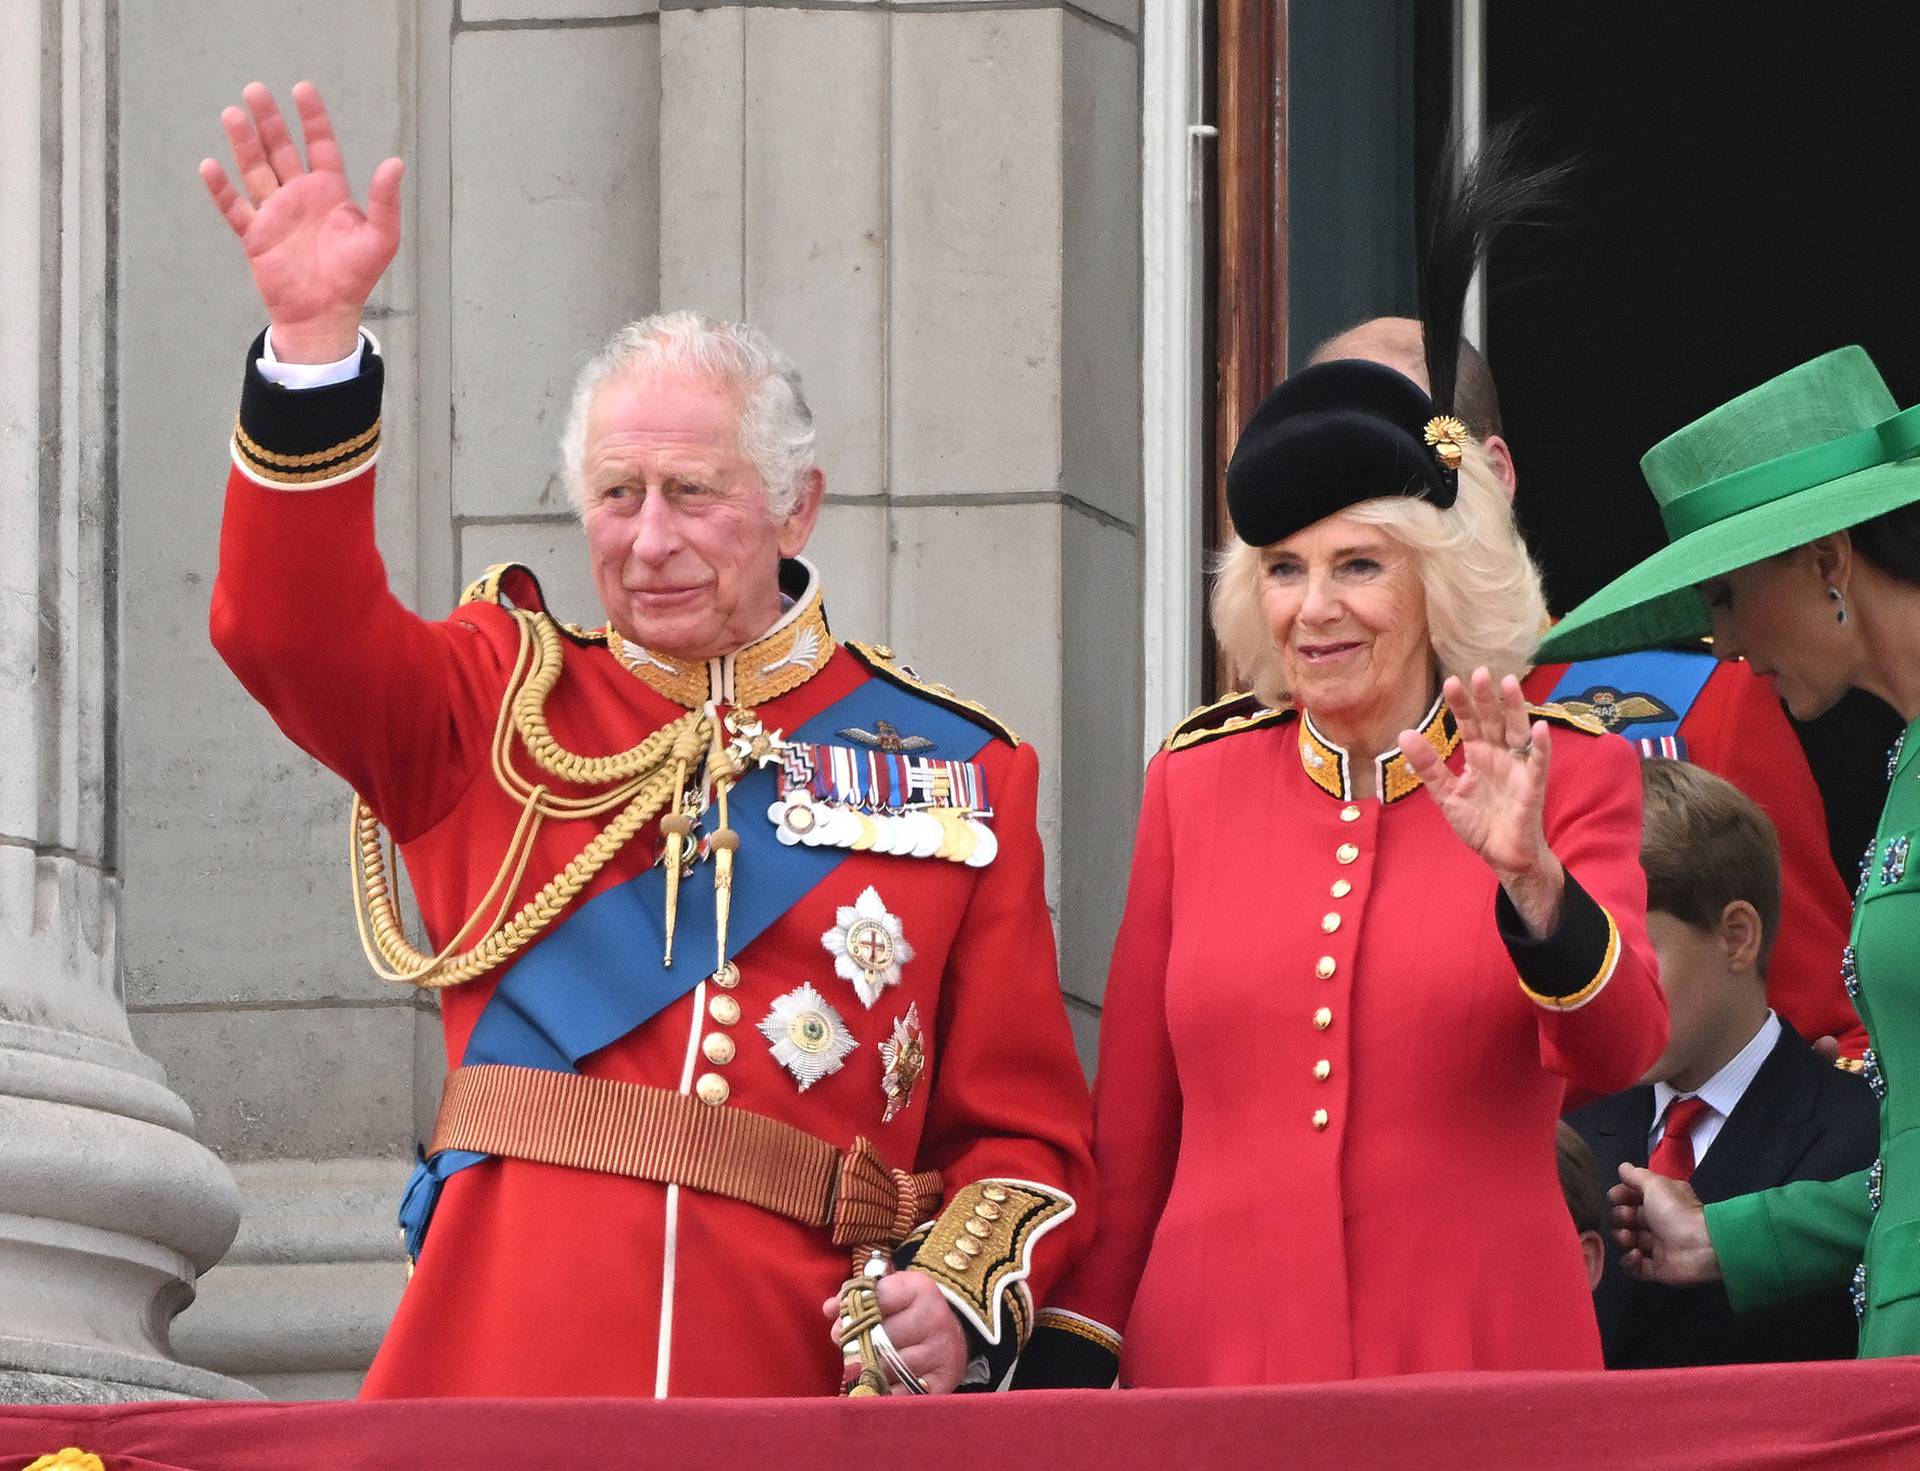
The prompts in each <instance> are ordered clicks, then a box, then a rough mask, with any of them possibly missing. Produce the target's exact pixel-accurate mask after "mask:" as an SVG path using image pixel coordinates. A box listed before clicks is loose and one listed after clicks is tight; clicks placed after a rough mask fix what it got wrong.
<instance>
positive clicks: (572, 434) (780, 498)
mask: <svg viewBox="0 0 1920 1471" xmlns="http://www.w3.org/2000/svg"><path fill="white" fill-rule="evenodd" d="M654 373H662V374H673V375H678V376H683V377H689V378H704V379H707V380H709V381H711V382H714V383H718V384H720V385H721V386H723V387H725V388H727V389H729V390H730V391H732V392H733V393H735V394H736V395H737V396H738V398H739V401H740V450H741V453H743V454H744V455H746V457H747V458H748V459H749V460H751V461H752V462H753V467H754V469H755V470H757V471H758V472H759V475H760V479H761V481H762V482H763V483H764V484H765V485H766V487H767V509H768V511H769V512H771V513H772V515H773V518H774V519H775V520H776V521H783V520H785V519H786V518H787V517H788V516H790V515H792V514H793V512H794V510H795V508H796V507H797V506H798V505H799V504H800V497H801V493H802V492H803V491H804V490H805V489H806V479H807V474H808V472H809V471H811V470H812V469H813V468H814V458H813V451H814V429H813V411H812V410H811V409H809V408H808V407H807V399H806V395H805V394H804V393H802V392H801V389H800V370H799V369H798V368H796V367H794V365H793V362H792V360H791V359H789V358H788V357H787V355H786V354H785V353H783V352H781V351H780V349H779V348H777V347H775V346H774V345H773V344H772V343H771V342H769V341H768V340H767V339H766V337H765V336H763V335H762V334H761V333H760V332H759V331H758V330H757V329H755V328H753V327H749V326H747V325H746V324H745V323H744V322H722V321H717V320H715V319H714V318H712V317H708V316H703V315H701V314H700V313H699V312H689V311H677V312H660V313H656V314H655V315H653V316H651V317H645V318H642V319H641V320H640V321H637V322H629V323H628V324H627V325H626V326H624V327H622V328H621V329H620V330H619V331H618V332H616V333H614V334H613V336H612V337H611V338H609V339H608V340H607V344H606V346H604V347H603V348H601V349H600V351H599V352H598V353H597V354H595V356H594V358H593V360H592V361H591V362H589V363H588V364H587V365H586V367H584V368H582V369H581V370H580V376H579V377H578V378H576V379H575V380H574V385H573V407H572V409H571V410H570V411H569V413H568V415H567V427H566V432H565V433H564V434H562V435H561V436H560V457H561V465H562V467H563V468H564V470H565V473H566V481H567V499H568V500H570V501H571V502H573V508H574V510H575V511H577V512H579V513H580V514H581V515H582V516H584V515H585V514H586V511H587V473H586V460H587V416H588V414H589V413H590V412H591V411H592V409H593V397H594V395H595V394H596V393H598V392H599V391H600V389H601V387H602V386H603V385H604V384H605V383H607V382H608V380H610V379H613V378H618V377H622V376H626V375H634V376H644V375H648V374H654Z"/></svg>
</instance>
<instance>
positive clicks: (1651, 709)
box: [1547, 649, 1717, 761]
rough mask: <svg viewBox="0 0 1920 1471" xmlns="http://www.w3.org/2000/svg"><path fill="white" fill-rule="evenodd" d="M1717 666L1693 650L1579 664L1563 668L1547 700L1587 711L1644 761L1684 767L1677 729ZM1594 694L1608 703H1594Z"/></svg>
mask: <svg viewBox="0 0 1920 1471" xmlns="http://www.w3.org/2000/svg"><path fill="white" fill-rule="evenodd" d="M1716 662H1717V661H1716V660H1715V659H1714V657H1713V655H1711V654H1708V653H1705V652H1702V651H1699V650H1694V649H1642V650H1639V651H1638V652H1636V653H1632V654H1615V655H1613V656H1612V657H1610V658H1606V659H1583V660H1581V661H1580V662H1579V663H1577V664H1569V665H1568V666H1567V672H1566V673H1565V674H1563V675H1561V676H1560V682H1559V683H1558V684H1556V685H1555V686H1554V687H1553V693H1552V694H1551V695H1549V696H1547V699H1548V701H1549V702H1550V703H1556V704H1557V703H1570V704H1573V705H1575V706H1576V707H1578V708H1582V709H1585V708H1588V707H1591V708H1592V710H1593V713H1594V714H1595V715H1596V716H1598V717H1599V719H1600V720H1601V721H1602V722H1603V723H1604V724H1605V725H1606V727H1607V729H1609V730H1612V731H1617V732H1618V733H1619V734H1621V735H1623V736H1625V737H1626V738H1627V739H1628V740H1631V741H1635V742H1637V743H1638V745H1639V747H1640V753H1641V754H1642V755H1643V756H1671V757H1674V758H1675V759H1678V760H1682V761H1684V760H1685V759H1686V755H1687V748H1686V743H1685V742H1684V741H1682V740H1681V739H1680V725H1681V722H1682V721H1684V720H1685V719H1686V718H1687V712H1688V711H1689V710H1691V709H1692V708H1693V702H1694V701H1695V700H1697V699H1698V698H1699V697H1700V691H1701V690H1703V689H1705V688H1706V684H1707V681H1708V680H1709V679H1710V678H1712V676H1713V670H1714V665H1715V663H1716ZM1595 694H1605V695H1607V696H1610V697H1611V700H1595V699H1594V696H1595Z"/></svg>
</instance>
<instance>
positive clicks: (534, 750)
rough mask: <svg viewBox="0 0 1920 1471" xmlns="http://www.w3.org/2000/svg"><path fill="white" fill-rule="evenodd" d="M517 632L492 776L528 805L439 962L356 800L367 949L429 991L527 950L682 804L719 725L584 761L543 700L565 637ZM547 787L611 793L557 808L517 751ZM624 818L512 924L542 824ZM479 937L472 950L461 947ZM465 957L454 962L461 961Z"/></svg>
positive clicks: (677, 731) (698, 722)
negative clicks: (689, 775)
mask: <svg viewBox="0 0 1920 1471" xmlns="http://www.w3.org/2000/svg"><path fill="white" fill-rule="evenodd" d="M512 617H513V620H514V622H515V624H516V625H517V626H518V628H519V632H520V645H519V649H518V651H517V653H516V654H515V656H514V665H513V673H512V675H511V677H510V678H509V679H508V681H507V688H506V693H505V694H504V695H503V696H502V698H501V701H500V715H499V718H498V720H497V721H496V722H495V725H494V732H493V745H492V765H493V777H494V780H495V781H496V782H498V783H499V786H500V789H501V791H503V792H504V793H506V795H507V796H508V797H509V798H510V799H511V800H513V801H515V802H517V803H519V804H520V820H519V822H518V824H516V826H515V828H514V832H513V837H512V838H511V839H510V840H509V842H508V844H507V851H506V853H505V855H504V856H503V857H502V858H501V860H500V867H499V870H498V872H497V873H495V875H494V879H493V882H492V883H491V884H490V885H489V886H488V888H487V891H486V893H485V894H484V895H483V896H482V897H481V899H480V902H479V903H478V904H477V905H475V906H474V910H473V912H472V913H471V914H470V915H468V916H467V919H466V922H465V923H463V924H462V925H461V926H460V927H459V928H458V929H457V930H455V931H454V933H453V934H452V935H451V936H449V937H448V940H447V943H446V945H445V946H444V947H443V948H442V949H441V950H440V951H439V952H438V953H436V954H432V955H429V954H427V953H425V952H424V951H422V950H420V949H418V948H416V947H415V946H414V945H413V944H412V942H411V941H409V940H408V939H407V935H406V930H405V928H404V926H403V924H402V921H401V918H400V912H399V907H398V904H397V902H396V885H395V881H394V877H393V871H394V867H395V864H394V855H393V852H392V846H393V845H392V841H391V838H389V839H388V840H387V841H386V842H385V843H383V842H382V839H381V830H380V819H379V818H377V817H376V816H374V814H373V811H372V809H371V808H369V807H368V806H367V804H366V803H365V802H363V801H362V800H361V799H360V797H359V796H358V795H357V794H356V795H355V797H354V799H353V834H352V838H353V841H352V862H353V875H354V886H353V898H354V919H355V921H356V922H357V924H358V925H359V929H360V945H361V948H362V949H363V950H364V951H365V952H366V955H367V960H368V963H369V964H371V965H372V967H373V969H374V973H375V974H376V975H378V976H380V977H381V978H382V979H383V980H389V981H399V982H402V983H404V984H408V985H414V986H420V987H423V988H425V989H428V990H441V989H443V988H445V987H447V986H456V985H459V984H460V983H461V982H463V981H470V980H472V979H473V978H474V977H476V976H480V975H484V974H485V973H486V972H488V971H490V970H492V969H493V968H494V967H496V966H498V965H500V964H501V963H502V962H503V961H505V960H507V959H508V958H509V957H511V956H512V955H514V954H515V953H517V952H518V951H519V950H521V949H523V948H524V947H525V946H526V945H527V943H528V942H529V941H530V940H532V939H533V937H534V936H535V935H537V934H539V933H540V931H541V930H543V929H545V928H546V927H547V926H548V925H549V924H551V923H552V922H553V920H554V919H555V918H556V917H557V916H558V915H559V914H560V912H561V911H562V910H564V909H565V908H566V907H567V905H568V904H570V903H572V902H573V900H574V899H575V898H576V897H578V895H579V893H580V891H581V890H582V889H584V888H585V887H586V886H587V884H588V883H590V882H591V881H592V879H593V877H594V875H595V874H597V873H599V872H600V870H601V869H602V868H604V867H606V865H607V863H608V861H609V860H610V859H612V857H613V856H614V855H615V854H616V853H618V852H619V851H620V850H621V849H622V848H624V847H625V846H626V845H627V843H628V842H629V841H631V840H632V838H633V836H634V834H635V833H637V832H639V831H640V830H641V829H642V828H643V827H645V826H646V825H647V824H648V823H649V822H651V821H652V820H653V819H654V818H655V817H656V816H658V815H659V814H660V812H661V811H662V810H663V809H665V808H666V806H667V804H668V803H670V802H672V801H673V800H674V799H675V797H676V796H677V795H678V792H677V789H676V779H675V776H674V772H675V769H676V764H678V768H679V769H680V770H685V769H687V768H689V767H691V766H693V765H694V764H696V763H697V762H698V761H699V760H700V758H701V756H702V755H703V754H705V752H706V749H707V747H708V745H709V744H710V743H711V741H712V738H713V721H712V720H711V719H710V718H709V717H708V716H707V715H706V714H704V713H703V712H701V711H689V712H688V713H687V714H686V715H683V716H681V717H680V718H679V719H678V720H676V721H674V722H673V723H672V724H670V725H666V726H662V727H661V728H660V729H659V730H657V731H655V732H654V733H653V734H652V735H650V736H648V737H647V738H646V739H645V740H643V741H641V742H640V744H638V745H637V746H634V747H632V748H630V749H629V750H626V751H621V752H619V753H617V754H615V755H612V756H581V755H578V754H576V753H574V752H572V751H569V750H567V749H566V748H564V747H563V746H561V745H560V743H559V742H558V741H556V740H555V739H554V737H553V732H552V730H551V729H549V727H548V725H547V714H546V709H547V696H548V695H549V694H551V693H552V690H553V687H554V685H555V684H556V683H557V682H558V681H559V679H560V672H561V667H562V663H563V659H564V653H563V645H562V642H561V637H560V630H559V628H558V626H557V625H556V624H555V623H554V621H553V619H552V618H550V617H548V616H547V615H546V614H544V613H539V612H534V611H531V610H528V609H521V608H516V609H513V610H512ZM516 737H517V745H518V748H519V749H520V750H521V751H524V752H525V754H526V756H527V758H528V759H530V760H531V761H532V762H533V763H534V765H536V766H537V767H539V769H540V771H541V772H542V773H543V774H544V775H545V776H546V777H548V778H557V779H558V780H560V781H562V782H566V783H568V784H569V785H573V786H585V787H593V786H605V787H606V790H604V791H601V792H598V793H595V794H594V795H592V796H586V797H557V796H555V795H554V794H553V792H552V791H551V790H550V788H549V786H548V784H547V782H546V781H537V782H535V781H529V780H528V779H527V778H526V777H525V776H523V775H521V773H520V772H519V771H518V770H517V769H516V767H515V764H514V757H515V747H516ZM615 808H619V809H620V810H619V812H618V813H617V814H616V815H615V816H614V818H613V819H612V821H610V822H609V823H608V824H607V825H606V826H605V827H603V828H602V829H601V830H600V831H599V833H598V834H596V835H595V837H594V838H593V840H592V841H591V842H590V843H588V844H587V846H586V847H585V848H583V849H582V850H581V851H580V853H579V854H578V855H577V856H576V857H575V858H574V860H573V861H572V862H571V863H569V864H568V865H567V866H566V867H565V868H563V869H561V870H560V872H559V873H557V874H555V875H554V876H553V877H552V878H551V879H549V880H548V881H547V883H546V885H545V887H543V888H542V889H541V890H540V892H539V893H537V894H535V895H534V896H533V897H532V898H531V899H529V900H528V901H527V902H526V903H525V904H523V905H522V906H521V907H520V908H519V910H518V911H517V912H514V913H513V914H512V915H511V917H509V915H508V910H509V908H510V906H511V905H512V903H513V896H514V895H515V894H516V893H517V892H518V891H519V888H520V884H521V881H522V880H523V879H524V878H525V877H526V870H527V864H528V862H529V861H530V860H531V858H532V856H533V850H534V840H535V838H536V837H537V835H538V834H539V831H540V824H541V823H542V822H544V821H545V820H546V819H548V818H556V819H560V820H563V821H578V820H581V819H585V818H594V817H599V816H601V815H602V814H604V813H607V812H612V811H613V810H614V809H615ZM475 933H478V934H479V935H480V937H481V938H480V939H479V940H477V941H476V942H475V943H474V944H472V945H471V946H469V947H468V948H467V949H465V950H458V946H459V945H460V943H461V941H463V940H464V939H466V938H467V936H469V935H471V934H475ZM456 951H457V953H456Z"/></svg>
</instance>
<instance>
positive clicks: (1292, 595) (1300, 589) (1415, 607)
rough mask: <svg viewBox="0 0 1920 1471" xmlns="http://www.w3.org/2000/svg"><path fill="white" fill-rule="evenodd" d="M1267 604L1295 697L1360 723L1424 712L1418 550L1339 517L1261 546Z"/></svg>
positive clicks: (1331, 717)
mask: <svg viewBox="0 0 1920 1471" xmlns="http://www.w3.org/2000/svg"><path fill="white" fill-rule="evenodd" d="M1260 567H1261V571H1260V607H1261V611H1262V612H1263V613H1264V614H1265V615H1266V619H1267V630H1268V633H1269V634H1270V636H1271V637H1272V639H1273V646H1274V647H1275V648H1276V649H1278V650H1279V651H1280V655H1281V658H1282V659H1283V661H1284V662H1285V665H1286V671H1287V685H1288V688H1289V689H1290V690H1291V691H1292V693H1293V698H1294V700H1295V701H1296V702H1298V703H1299V704H1301V705H1303V706H1305V707H1306V708H1307V709H1308V710H1309V711H1311V712H1312V713H1313V715H1314V717H1315V718H1316V719H1318V720H1321V721H1333V722H1335V723H1337V724H1340V725H1342V726H1346V727H1349V728H1351V727H1352V726H1354V725H1366V724H1369V723H1371V722H1373V721H1377V720H1388V719H1392V720H1399V721H1402V722H1405V721H1407V720H1411V719H1417V718H1418V716H1419V713H1420V711H1419V710H1412V713H1411V714H1408V713H1407V712H1408V711H1409V710H1410V709H1412V707H1413V706H1415V705H1421V706H1422V707H1424V702H1425V701H1426V700H1427V699H1428V698H1430V696H1431V689H1432V682H1433V680H1432V668H1433V655H1432V652H1431V650H1430V648H1429V647H1428V634H1427V597H1426V593H1425V591H1424V590H1423V589H1422V588H1421V585H1420V569H1419V566H1418V563H1417V561H1416V559H1415V556H1414V553H1413V552H1412V551H1411V550H1410V549H1409V548H1408V547H1407V546H1406V545H1404V544H1403V543H1401V542H1399V541H1396V540H1395V539H1394V538H1393V537H1391V536H1389V535H1388V534H1387V532H1386V531H1385V530H1384V529H1382V528H1381V527H1378V526H1369V525H1366V524H1365V523H1363V522H1360V521H1355V520H1353V519H1352V518H1350V517H1347V516H1329V517H1327V518H1326V519H1325V520H1324V521H1316V522H1315V523H1314V524H1313V525H1311V526H1309V527H1307V528H1306V530H1304V531H1300V532H1296V533H1295V534H1294V535H1292V536H1290V537H1288V538H1287V539H1286V540H1285V541H1282V542H1276V543H1275V544H1274V545H1272V546H1270V547H1268V548H1266V549H1265V550H1264V551H1263V552H1262V553H1261V554H1260Z"/></svg>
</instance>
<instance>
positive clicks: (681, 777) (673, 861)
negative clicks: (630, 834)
mask: <svg viewBox="0 0 1920 1471" xmlns="http://www.w3.org/2000/svg"><path fill="white" fill-rule="evenodd" d="M686 784H687V763H686V762H684V761H676V762H674V763H673V803H672V810H671V811H669V812H668V813H667V814H666V815H665V816H663V817H662V818H661V819H660V831H661V832H663V833H665V834H666V838H667V950H666V954H665V955H663V956H662V957H661V960H660V963H661V964H662V965H664V966H671V965H672V964H673V927H674V925H675V924H677V923H678V922H679V919H680V871H681V870H682V869H683V868H684V867H685V866H686V861H687V842H688V839H689V838H690V837H691V836H692V834H693V819H692V818H690V817H688V816H687V814H686V813H684V812H682V811H681V810H680V794H681V791H682V789H683V788H684V787H685V786H686Z"/></svg>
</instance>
